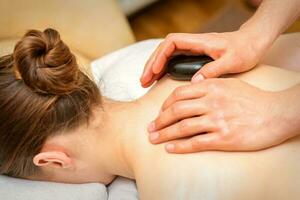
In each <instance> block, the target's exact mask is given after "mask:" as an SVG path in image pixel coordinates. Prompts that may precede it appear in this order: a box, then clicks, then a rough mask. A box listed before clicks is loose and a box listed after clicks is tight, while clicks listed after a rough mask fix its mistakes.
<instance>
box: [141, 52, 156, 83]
mask: <svg viewBox="0 0 300 200" xmlns="http://www.w3.org/2000/svg"><path fill="white" fill-rule="evenodd" d="M156 54H157V49H156V50H155V51H154V52H153V53H152V54H151V56H150V58H149V59H148V60H147V62H146V64H145V67H144V71H143V73H142V75H141V78H140V82H141V83H142V85H145V84H146V83H149V82H150V81H151V79H152V78H153V76H154V74H153V71H152V65H153V62H154V59H155V57H156Z"/></svg>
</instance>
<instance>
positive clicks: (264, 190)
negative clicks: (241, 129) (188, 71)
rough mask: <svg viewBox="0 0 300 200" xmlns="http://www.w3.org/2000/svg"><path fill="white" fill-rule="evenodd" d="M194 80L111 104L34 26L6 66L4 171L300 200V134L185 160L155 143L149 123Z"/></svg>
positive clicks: (0, 100)
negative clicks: (252, 147)
mask: <svg viewBox="0 0 300 200" xmlns="http://www.w3.org/2000/svg"><path fill="white" fill-rule="evenodd" d="M292 42H293V41H291V43H292ZM236 78H238V79H241V80H244V81H246V82H249V83H250V84H253V85H255V86H257V87H260V88H262V89H265V90H273V91H275V90H282V89H285V88H288V87H291V86H293V85H295V84H298V83H299V82H300V75H299V74H298V73H295V72H290V71H285V70H282V69H279V68H273V67H270V66H264V65H261V66H258V67H257V68H256V69H254V70H252V71H250V72H247V73H244V74H242V75H237V76H236ZM274 78H276V79H275V80H274ZM238 79H236V80H235V79H233V80H232V81H239V80H238ZM220 81H222V80H220ZM274 81H276V84H273V82H274ZM186 84H189V83H188V82H177V81H174V80H170V79H168V78H167V77H164V78H163V79H162V80H160V81H159V82H158V83H157V84H156V85H155V86H154V88H152V89H151V91H150V92H148V93H147V94H146V95H145V96H144V97H142V98H140V99H138V100H136V101H133V102H129V103H122V102H116V101H112V100H109V99H106V98H103V97H101V95H100V93H99V91H98V88H97V87H96V85H95V83H93V82H92V81H91V80H90V79H89V78H88V77H87V76H86V75H84V74H83V73H82V72H81V71H80V70H79V69H78V65H77V63H76V59H75V57H74V55H73V54H72V53H71V52H70V50H69V48H68V47H67V46H66V45H65V44H64V43H63V42H62V41H61V39H60V36H59V34H58V32H56V31H55V30H53V29H47V30H45V31H44V32H40V31H36V30H31V31H29V32H27V33H26V35H25V36H24V37H23V38H22V39H21V40H20V42H19V43H18V44H17V45H16V46H15V49H14V52H13V54H12V55H8V56H5V57H2V58H1V60H0V110H1V112H0V121H1V123H0V160H1V165H0V172H1V174H6V175H9V176H13V177H20V178H26V179H31V180H45V181H54V182H65V183H87V182H101V183H104V184H109V183H110V182H111V181H112V180H113V179H114V178H115V176H117V175H119V176H124V177H127V178H131V179H135V180H136V181H137V187H138V191H139V195H140V198H141V199H222V200H224V199H230V200H233V199H238V200H240V199H299V197H300V190H299V188H300V173H299V169H300V159H299V158H300V138H294V139H293V140H290V141H287V142H286V143H284V144H282V145H280V146H278V147H274V148H270V149H267V150H263V151H258V152H244V153H238V152H214V151H210V152H201V153H194V154H186V155H174V154H168V153H166V151H165V150H164V146H163V145H152V144H150V143H149V142H148V133H147V126H148V124H149V122H150V121H151V120H152V119H154V118H155V116H156V115H157V113H158V112H159V110H160V107H161V104H162V103H163V101H164V100H165V98H166V97H167V96H168V95H169V94H170V93H171V92H172V91H173V90H174V89H175V88H176V87H178V86H180V85H186ZM202 84H203V85H199V87H204V86H205V87H207V89H209V88H210V87H213V86H212V85H210V82H209V81H206V82H205V83H202ZM270 134H271V133H270Z"/></svg>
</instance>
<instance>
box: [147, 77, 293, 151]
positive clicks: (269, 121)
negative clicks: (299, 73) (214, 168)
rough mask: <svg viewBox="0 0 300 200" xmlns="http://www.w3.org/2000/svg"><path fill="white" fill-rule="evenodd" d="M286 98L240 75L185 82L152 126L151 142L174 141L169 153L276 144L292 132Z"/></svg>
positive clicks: (287, 137)
mask: <svg viewBox="0 0 300 200" xmlns="http://www.w3.org/2000/svg"><path fill="white" fill-rule="evenodd" d="M288 96H291V95H285V94H282V93H281V92H267V91H263V90H260V89H258V88H256V87H253V86H251V85H249V84H247V83H245V82H242V81H240V80H238V79H207V80H204V81H202V82H200V83H196V84H191V85H186V86H182V87H179V88H177V89H175V90H174V92H173V93H172V94H171V95H170V96H169V97H168V98H167V100H166V101H165V102H164V104H163V106H162V111H161V113H160V114H159V116H158V117H157V118H156V120H155V121H154V122H153V123H151V124H150V125H149V128H148V131H149V132H150V134H149V139H150V141H151V142H152V143H153V144H158V143H163V142H167V141H170V142H169V143H167V144H166V150H167V151H168V152H170V153H192V152H199V151H206V150H224V151H253V150H260V149H264V148H268V147H271V146H274V145H278V144H280V143H282V142H283V141H285V140H287V139H289V138H291V137H293V136H294V135H292V133H293V131H292V130H291V129H293V128H294V126H293V125H292V122H293V121H295V116H294V119H293V117H292V116H290V113H291V112H290V111H288V108H287V107H289V105H291V104H292V103H291V102H289V103H288V100H287V99H285V98H287V97H288ZM294 104H297V102H294Z"/></svg>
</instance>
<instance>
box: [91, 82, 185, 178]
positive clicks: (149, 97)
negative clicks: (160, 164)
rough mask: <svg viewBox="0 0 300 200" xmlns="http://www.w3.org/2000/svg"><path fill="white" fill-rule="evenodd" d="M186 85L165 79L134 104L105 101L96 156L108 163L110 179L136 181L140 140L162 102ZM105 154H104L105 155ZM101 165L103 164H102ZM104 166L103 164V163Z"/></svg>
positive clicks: (101, 112)
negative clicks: (135, 167)
mask: <svg viewBox="0 0 300 200" xmlns="http://www.w3.org/2000/svg"><path fill="white" fill-rule="evenodd" d="M182 84H186V83H185V82H180V83H179V82H177V81H173V80H170V79H167V78H163V79H162V80H160V81H159V84H156V85H155V86H154V87H153V88H152V89H151V90H150V91H149V92H148V93H147V94H146V95H145V96H143V97H142V98H140V99H138V100H137V101H133V102H116V101H112V100H109V99H106V98H103V103H102V108H101V109H98V110H100V111H99V114H97V115H96V116H99V117H97V119H98V122H97V121H96V124H101V125H100V126H99V129H98V130H97V132H98V133H99V134H98V138H99V139H98V140H99V141H98V142H97V143H98V144H99V145H98V146H97V152H96V153H97V155H101V157H100V158H99V156H98V158H99V162H101V161H102V162H103V160H105V161H106V162H105V169H106V171H107V172H108V173H110V174H111V175H119V176H124V177H127V178H134V165H135V160H136V159H135V155H137V154H136V151H139V148H143V147H140V146H136V144H139V141H138V138H140V135H137V134H145V138H144V139H145V140H147V126H148V124H149V123H150V122H151V121H152V120H154V119H155V117H156V116H157V114H158V113H159V110H160V108H161V105H162V103H163V101H164V100H165V99H166V98H167V96H168V95H169V94H170V93H171V91H172V90H173V89H174V88H176V87H177V86H179V85H182ZM104 150H105V152H104ZM99 164H101V163H99ZM102 165H103V163H102Z"/></svg>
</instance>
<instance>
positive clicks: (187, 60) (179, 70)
mask: <svg viewBox="0 0 300 200" xmlns="http://www.w3.org/2000/svg"><path fill="white" fill-rule="evenodd" d="M211 61H213V59H212V58H211V57H209V56H205V55H203V56H185V55H179V56H176V57H174V58H172V59H170V60H169V62H168V63H167V71H166V72H167V74H168V75H169V76H170V77H171V78H172V79H175V80H179V81H190V80H191V79H192V77H193V75H194V74H195V73H196V72H197V71H198V70H199V69H201V68H202V67H203V66H204V65H205V64H207V63H209V62H211Z"/></svg>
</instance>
